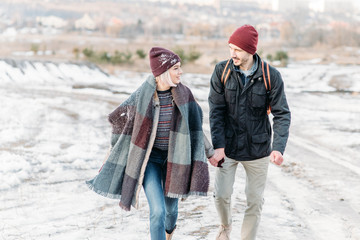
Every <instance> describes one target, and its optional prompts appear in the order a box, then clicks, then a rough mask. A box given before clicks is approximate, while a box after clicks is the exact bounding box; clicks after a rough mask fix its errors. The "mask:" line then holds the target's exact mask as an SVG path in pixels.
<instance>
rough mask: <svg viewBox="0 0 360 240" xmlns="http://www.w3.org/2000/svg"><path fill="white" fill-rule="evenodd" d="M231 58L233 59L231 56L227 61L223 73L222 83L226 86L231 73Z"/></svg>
mask: <svg viewBox="0 0 360 240" xmlns="http://www.w3.org/2000/svg"><path fill="white" fill-rule="evenodd" d="M230 60H231V58H230V59H229V60H228V61H227V63H226V65H225V67H224V70H223V73H222V75H221V83H222V84H223V85H224V86H225V83H226V80H227V79H228V77H229V74H230V72H231V70H230V67H229V68H228V66H229V63H230ZM226 69H227V71H226Z"/></svg>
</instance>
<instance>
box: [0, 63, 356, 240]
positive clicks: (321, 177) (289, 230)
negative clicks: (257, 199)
mask: <svg viewBox="0 0 360 240" xmlns="http://www.w3.org/2000/svg"><path fill="white" fill-rule="evenodd" d="M280 71H281V73H282V75H283V78H284V80H285V83H286V91H287V97H288V101H289V105H290V108H291V110H292V126H291V132H290V138H289V142H288V147H287V150H286V154H285V158H286V160H285V163H284V164H283V166H282V167H276V166H274V165H271V166H270V168H269V180H268V184H267V189H266V193H265V205H264V210H263V218H262V221H261V225H260V230H259V234H258V239H263V240H265V239H266V240H267V239H271V240H283V239H287V240H292V239H294V240H295V239H304V240H305V239H306V240H309V239H313V240H319V239H323V240H332V239H334V240H335V239H336V240H339V239H360V165H359V163H360V157H359V153H360V121H359V118H360V107H359V105H360V94H359V93H360V67H358V66H357V67H356V66H349V67H337V66H335V65H334V66H332V65H326V66H321V65H312V64H297V65H291V66H289V67H288V68H284V69H280ZM145 77H146V75H145V74H139V73H131V72H124V73H119V75H118V76H116V77H115V76H108V75H107V74H105V73H103V72H102V71H100V70H99V69H97V68H96V67H94V66H85V65H72V64H54V63H39V62H26V61H24V62H14V61H9V60H2V61H1V60H0V102H1V108H0V126H1V127H0V166H1V167H0V202H1V205H0V239H4V240H5V239H6V240H11V239H16V240H22V239H24V240H25V239H26V240H30V239H34V240H35V239H36V240H42V239H64V240H65V239H66V240H68V239H74V240H75V239H92V240H107V239H109V240H110V239H123V240H128V239H129V240H133V239H149V230H148V229H149V222H148V206H147V202H146V199H145V196H144V194H142V195H141V200H140V203H141V207H140V209H138V210H135V209H133V210H132V211H131V212H124V211H122V210H121V209H120V208H119V207H118V205H117V204H118V202H117V201H115V200H111V199H106V198H104V197H102V196H99V195H97V194H95V193H94V192H92V191H90V190H89V189H88V188H87V186H86V185H85V184H84V181H85V180H88V179H90V178H92V177H93V176H95V174H96V173H97V171H98V169H99V167H100V166H101V164H102V161H103V157H104V156H105V153H106V148H107V146H108V144H109V136H110V126H109V124H108V123H107V114H108V113H109V112H111V111H112V109H114V108H115V107H116V106H117V104H119V103H120V102H121V101H123V100H124V99H125V98H126V97H127V96H128V94H129V93H130V92H132V91H133V90H134V89H135V88H136V87H138V86H139V85H140V83H141V82H142V81H143V80H144V79H145ZM183 81H184V83H185V84H187V85H189V86H190V87H191V88H192V89H193V92H194V94H195V95H196V96H197V98H198V100H199V102H200V104H201V105H202V107H203V110H204V112H205V116H207V114H208V105H207V94H208V81H209V76H208V75H193V74H185V75H184V76H183ZM205 121H206V122H205V125H204V128H205V130H206V132H207V134H209V125H208V121H207V119H205ZM210 176H211V189H210V191H209V196H208V197H202V198H195V197H191V198H189V199H188V200H186V201H184V202H181V203H180V205H179V220H178V228H177V230H176V234H175V236H174V238H173V239H174V240H187V239H188V240H190V239H215V235H216V232H217V224H218V219H217V215H216V211H215V208H214V204H213V199H212V196H211V195H212V189H213V179H214V168H213V167H210ZM243 188H244V171H243V170H242V169H241V168H239V169H238V172H237V182H236V183H235V186H234V194H233V212H234V217H233V220H234V223H233V226H234V227H233V228H234V229H233V233H232V238H233V239H239V237H238V236H239V233H240V227H241V222H242V217H243V212H244V207H245V199H244V189H243Z"/></svg>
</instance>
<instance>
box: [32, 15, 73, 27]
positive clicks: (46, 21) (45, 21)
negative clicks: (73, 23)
mask: <svg viewBox="0 0 360 240" xmlns="http://www.w3.org/2000/svg"><path fill="white" fill-rule="evenodd" d="M36 24H38V25H41V26H44V27H51V28H63V27H65V26H66V25H67V24H68V22H67V21H65V20H64V19H62V18H60V17H56V16H48V17H36Z"/></svg>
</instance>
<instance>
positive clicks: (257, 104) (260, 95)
mask: <svg viewBox="0 0 360 240" xmlns="http://www.w3.org/2000/svg"><path fill="white" fill-rule="evenodd" d="M266 102H267V101H266V92H265V89H264V90H260V89H253V91H252V92H251V106H252V107H253V108H265V107H266Z"/></svg>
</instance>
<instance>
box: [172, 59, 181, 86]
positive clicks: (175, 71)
mask: <svg viewBox="0 0 360 240" xmlns="http://www.w3.org/2000/svg"><path fill="white" fill-rule="evenodd" d="M169 73H170V78H171V81H172V82H173V83H174V84H178V83H180V81H181V79H180V77H181V74H182V73H183V71H182V69H181V63H180V62H178V63H176V64H175V65H174V66H172V67H171V68H170V69H169Z"/></svg>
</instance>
